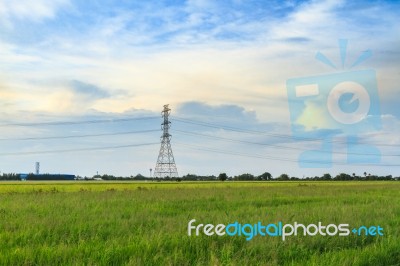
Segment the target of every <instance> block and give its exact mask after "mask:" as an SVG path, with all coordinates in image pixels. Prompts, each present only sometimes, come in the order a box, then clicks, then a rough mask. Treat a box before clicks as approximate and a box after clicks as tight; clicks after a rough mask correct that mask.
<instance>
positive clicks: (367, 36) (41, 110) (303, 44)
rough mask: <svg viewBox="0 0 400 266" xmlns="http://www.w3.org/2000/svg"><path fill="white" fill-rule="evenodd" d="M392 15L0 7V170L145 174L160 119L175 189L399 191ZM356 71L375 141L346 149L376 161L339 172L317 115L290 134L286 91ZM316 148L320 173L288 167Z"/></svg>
mask: <svg viewBox="0 0 400 266" xmlns="http://www.w3.org/2000/svg"><path fill="white" fill-rule="evenodd" d="M399 15H400V3H399V2H398V1H347V2H346V1H257V0H250V1H241V0H231V1H211V0H210V1H206V0H204V1H201V0H193V1H190V0H188V1H111V0H103V1H98V0H87V1H79V0H51V1H50V0H36V1H28V0H20V1H12V0H1V1H0V107H1V109H0V128H1V133H0V148H1V151H0V157H1V163H0V171H1V172H33V171H34V163H35V162H36V161H40V163H41V171H42V172H50V173H73V174H79V175H87V176H92V175H93V174H96V172H97V171H98V172H99V174H105V173H108V174H114V175H124V176H128V175H136V174H138V173H142V174H144V175H147V174H148V173H149V169H150V168H153V169H154V167H155V163H156V160H157V155H158V150H159V146H160V145H159V137H160V135H161V132H160V130H159V129H160V123H161V119H160V111H161V110H162V107H163V105H164V104H170V107H171V108H172V114H171V120H172V129H171V134H172V147H173V152H174V155H175V160H176V163H177V167H178V172H179V174H180V175H184V174H187V173H196V174H216V175H218V174H219V173H220V172H226V173H227V174H228V175H236V174H240V173H246V172H248V173H252V174H261V173H263V172H265V171H269V172H271V173H272V174H273V175H274V176H277V175H279V174H281V173H288V174H289V175H291V176H298V177H303V176H304V175H320V174H323V173H325V172H330V173H332V174H337V173H340V172H348V173H353V172H355V173H357V174H362V173H364V171H366V172H368V173H377V174H385V175H388V174H393V175H396V176H398V175H400V167H399V165H400V156H399V154H400V149H399V148H400V137H399V135H400V134H399V132H400V108H399V107H398V106H399V103H400V102H399V101H400V100H399V99H400V87H399V81H400V68H399V66H400V65H399V64H400V28H399V26H398V25H399V24H400V16H399ZM338 40H347V46H346V47H345V48H346V54H345V57H343V56H342V55H343V54H341V53H340V49H339V47H340V45H339V42H338ZM342 42H343V41H342ZM318 52H319V53H320V54H323V55H324V56H325V58H326V59H328V60H329V61H330V62H331V63H332V64H331V66H330V65H329V64H328V63H327V62H326V61H325V63H324V62H321V60H317V59H316V54H317V53H318ZM363 54H364V55H370V56H366V60H365V61H363V62H361V63H360V64H358V65H356V66H354V67H352V65H353V63H354V62H356V61H357V59H358V58H359V57H360V56H361V55H363ZM367 57H368V58H367ZM322 61H323V60H322ZM332 65H334V66H336V68H334V67H332ZM367 69H369V70H371V69H372V70H374V73H375V75H376V76H375V77H372V79H373V80H376V84H377V89H378V97H379V99H378V100H379V105H380V108H379V112H378V113H374V114H371V113H370V114H368V116H367V117H366V118H365V121H367V120H368V119H372V120H373V121H379V123H380V125H381V126H380V127H377V128H374V129H373V130H372V129H368V130H366V129H365V128H363V127H355V128H358V130H359V132H352V134H356V135H358V137H359V139H360V143H362V144H369V145H374V146H375V147H376V148H377V149H378V150H379V153H380V154H381V155H382V156H381V159H380V160H379V162H376V163H371V162H370V163H368V158H367V160H366V162H367V163H365V161H364V163H362V162H363V160H362V158H361V157H360V156H361V153H363V154H364V157H365V153H366V154H367V155H366V157H368V152H365V150H363V149H357V148H356V149H355V150H353V151H352V152H351V155H352V156H356V157H357V158H356V160H355V161H360V162H361V163H358V164H348V153H349V150H348V149H347V148H348V145H347V144H346V142H345V140H346V136H347V135H346V131H345V130H343V128H342V127H340V126H338V127H337V128H334V127H332V126H327V123H326V121H328V120H329V119H328V118H327V117H326V114H327V112H326V106H325V105H326V100H325V101H323V99H322V100H321V101H322V104H321V102H320V104H315V102H313V103H312V102H308V103H306V104H305V106H306V108H305V109H304V110H302V112H301V115H300V116H299V117H297V116H295V117H297V118H298V119H297V118H296V119H295V120H293V114H292V116H291V113H290V105H291V102H290V101H289V100H290V99H289V98H288V90H287V87H286V84H287V80H290V79H293V78H298V77H300V78H301V77H313V76H318V77H324V78H325V80H326V77H327V76H329V75H333V74H338V73H339V74H340V73H347V72H350V71H359V70H360V71H362V70H367ZM339 77H340V75H339ZM346 77H347V78H350V79H352V76H349V75H347V76H346ZM324 78H323V79H324ZM370 78H371V77H370ZM350 81H351V80H350ZM366 86H369V83H368V84H367V85H366ZM371 97H374V98H377V97H376V95H373V96H371ZM375 100H376V99H375ZM350 104H351V102H350ZM350 109H351V108H350ZM291 117H292V119H291ZM300 117H301V118H300ZM371 117H372V118H371ZM368 121H369V120H368ZM70 122H72V123H70ZM299 128H300V129H301V130H300V131H301V132H302V133H301V134H300V135H301V136H302V137H306V138H299V131H298V130H297V132H296V129H299ZM353 128H354V127H353ZM296 137H297V138H296ZM321 143H325V144H329V145H328V146H330V147H329V149H328V150H325V151H322V152H323V153H322V154H324V155H328V157H332V159H333V163H332V166H330V165H325V166H320V167H317V168H316V167H315V164H314V165H309V166H307V167H303V166H304V165H301V164H299V155H301V154H302V153H303V152H305V151H307V150H310V149H318V148H319V147H324V145H322V146H321ZM331 144H332V145H331ZM346 147H347V148H346ZM346 154H347V155H346ZM371 156H372V155H371ZM317 157H318V156H317ZM360 158H361V159H360ZM358 159H360V160H358ZM311 162H313V160H312V159H311ZM311 166H312V167H311Z"/></svg>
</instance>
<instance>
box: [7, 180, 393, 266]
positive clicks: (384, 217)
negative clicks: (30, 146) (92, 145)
mask: <svg viewBox="0 0 400 266" xmlns="http://www.w3.org/2000/svg"><path fill="white" fill-rule="evenodd" d="M192 219H196V223H197V224H199V223H203V224H208V223H211V224H215V225H217V224H221V223H222V224H229V223H234V222H236V221H238V222H239V223H257V222H258V221H261V222H264V223H276V222H278V221H282V222H284V223H294V222H298V223H303V224H310V223H318V222H319V221H321V222H322V223H324V224H332V223H334V224H340V223H346V224H350V225H351V226H352V227H353V226H356V227H359V226H363V225H365V226H378V225H379V226H381V227H382V228H383V230H384V231H383V232H384V235H383V236H378V235H377V236H371V235H368V236H366V235H354V234H350V235H349V236H338V235H335V236H321V235H316V236H309V235H308V236H304V235H298V236H290V237H287V239H286V240H285V241H282V239H281V238H280V237H270V236H265V237H263V236H259V235H258V236H255V237H254V238H253V239H251V240H250V241H247V240H246V237H244V236H228V235H224V236H217V235H213V236H207V235H205V234H200V235H199V236H195V235H192V236H188V222H189V221H190V220H192ZM352 227H351V228H352ZM399 263H400V182H397V181H390V182H389V181H387V182H377V181H371V182H337V181H335V182H180V183H173V182H171V183H164V182H85V181H79V182H78V181H77V182H1V183H0V264H1V265H400V264H399Z"/></svg>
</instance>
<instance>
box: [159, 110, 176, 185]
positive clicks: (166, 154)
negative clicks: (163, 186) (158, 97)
mask: <svg viewBox="0 0 400 266" xmlns="http://www.w3.org/2000/svg"><path fill="white" fill-rule="evenodd" d="M170 113H171V109H169V108H168V104H166V105H164V110H163V111H162V112H161V116H162V118H163V122H162V124H161V130H162V131H163V134H162V136H161V147H160V153H159V154H158V159H157V164H156V168H155V169H154V177H158V178H165V177H179V176H178V170H177V169H176V165H175V159H174V155H173V153H172V149H171V134H169V132H168V130H169V128H170V127H171V122H170V121H169V120H168V117H169V115H170Z"/></svg>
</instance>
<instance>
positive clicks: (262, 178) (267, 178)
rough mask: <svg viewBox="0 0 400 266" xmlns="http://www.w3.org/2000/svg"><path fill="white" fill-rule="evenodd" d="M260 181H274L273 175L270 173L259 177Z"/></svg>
mask: <svg viewBox="0 0 400 266" xmlns="http://www.w3.org/2000/svg"><path fill="white" fill-rule="evenodd" d="M258 179H260V180H271V179H272V175H271V174H270V173H268V172H265V173H264V174H262V175H259V176H258Z"/></svg>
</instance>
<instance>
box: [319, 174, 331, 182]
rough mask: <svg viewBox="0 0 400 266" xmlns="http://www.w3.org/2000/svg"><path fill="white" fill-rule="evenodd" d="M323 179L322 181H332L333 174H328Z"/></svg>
mask: <svg viewBox="0 0 400 266" xmlns="http://www.w3.org/2000/svg"><path fill="white" fill-rule="evenodd" d="M321 179H322V180H331V179H332V176H331V174H329V173H326V174H324V175H323V176H322V177H321Z"/></svg>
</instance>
